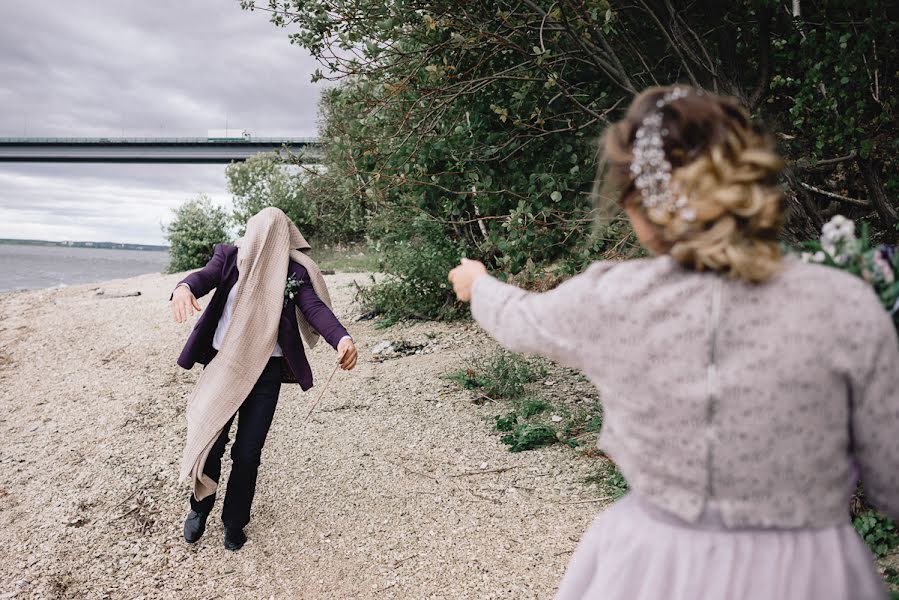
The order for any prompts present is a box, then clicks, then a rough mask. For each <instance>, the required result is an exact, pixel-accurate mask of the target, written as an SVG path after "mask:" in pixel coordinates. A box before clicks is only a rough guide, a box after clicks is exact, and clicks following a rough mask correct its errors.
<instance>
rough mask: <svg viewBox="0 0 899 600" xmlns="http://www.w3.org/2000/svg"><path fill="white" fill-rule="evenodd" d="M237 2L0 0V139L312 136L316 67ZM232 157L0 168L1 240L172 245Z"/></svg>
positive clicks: (220, 194)
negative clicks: (179, 219)
mask: <svg viewBox="0 0 899 600" xmlns="http://www.w3.org/2000/svg"><path fill="white" fill-rule="evenodd" d="M288 33H289V31H287V30H285V29H279V28H276V27H275V26H274V25H272V24H271V23H269V21H268V16H267V14H266V13H264V12H260V11H256V12H248V11H243V10H241V8H240V3H239V1H238V0H153V1H152V2H148V1H147V0H115V1H111V0H80V1H78V2H71V1H70V0H49V1H47V0H45V1H43V2H28V1H20V0H0V137H10V136H52V137H78V136H84V137H100V136H102V137H110V136H121V135H123V134H124V135H125V136H129V137H130V136H153V137H157V136H165V137H169V136H190V137H194V136H199V137H204V136H205V135H206V132H207V130H209V129H217V128H218V129H224V127H225V124H226V122H227V124H228V127H229V128H242V129H247V130H249V131H250V132H252V133H253V134H254V135H261V136H312V135H315V133H316V115H317V101H318V95H319V84H316V85H313V84H311V83H310V82H309V80H310V76H311V74H312V72H313V71H314V70H315V69H316V68H317V66H318V65H317V64H316V62H315V61H314V60H313V59H312V58H311V57H310V56H309V55H308V54H307V53H306V52H305V51H304V50H303V49H301V48H298V47H296V46H292V45H291V44H290V42H289V40H288V37H287V36H288ZM224 168H225V167H224V165H134V164H121V165H116V164H27V163H0V238H37V239H49V240H91V241H115V242H135V243H155V244H161V243H164V240H163V237H162V231H161V229H160V222H167V221H168V220H169V219H170V217H171V209H172V208H174V207H176V206H178V205H179V204H180V203H181V202H183V201H184V200H186V199H188V198H191V197H193V196H195V195H197V194H198V193H205V194H208V195H209V196H210V197H212V198H213V200H214V201H216V202H218V203H221V204H226V205H227V204H228V193H227V189H226V186H225V176H224Z"/></svg>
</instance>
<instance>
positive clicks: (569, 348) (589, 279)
mask: <svg viewBox="0 0 899 600" xmlns="http://www.w3.org/2000/svg"><path fill="white" fill-rule="evenodd" d="M612 266H613V263H597V264H595V265H593V266H592V267H590V269H588V270H587V271H586V272H585V273H582V274H581V275H578V276H576V277H573V278H571V279H569V280H568V281H566V282H565V283H563V284H562V285H560V286H559V287H557V288H555V289H554V290H552V291H549V292H544V293H542V294H538V293H533V292H527V291H525V290H522V289H520V288H517V287H515V286H513V285H508V284H505V283H502V282H500V281H498V280H497V279H494V278H493V277H490V276H489V275H487V270H486V268H484V265H482V264H481V263H479V262H476V261H471V260H467V259H465V260H463V261H462V264H461V265H460V266H459V267H456V268H455V269H453V270H452V271H451V272H450V281H452V283H453V289H454V290H455V291H456V295H457V296H458V298H459V300H462V301H463V302H467V301H470V302H471V314H472V316H474V318H475V320H477V322H478V324H480V326H481V327H483V328H484V329H485V330H486V331H487V333H489V334H490V335H491V336H493V337H494V338H495V339H496V340H497V341H498V342H499V343H500V344H502V345H503V346H505V347H506V348H508V349H509V350H512V351H514V352H527V353H531V354H541V355H544V356H548V357H549V358H552V359H554V360H557V361H559V362H561V363H564V364H566V365H568V366H571V367H575V368H581V366H582V365H581V358H582V355H583V352H582V342H583V340H584V339H585V337H586V335H587V331H586V327H585V326H586V322H585V320H586V319H587V318H588V317H589V315H588V314H587V313H590V312H595V308H591V309H590V310H585V307H595V305H596V304H597V303H598V302H599V301H598V300H597V299H596V296H597V292H598V291H599V286H598V285H597V281H596V280H597V278H598V276H599V275H601V274H602V273H604V272H605V271H607V270H608V269H610V268H611V267H612Z"/></svg>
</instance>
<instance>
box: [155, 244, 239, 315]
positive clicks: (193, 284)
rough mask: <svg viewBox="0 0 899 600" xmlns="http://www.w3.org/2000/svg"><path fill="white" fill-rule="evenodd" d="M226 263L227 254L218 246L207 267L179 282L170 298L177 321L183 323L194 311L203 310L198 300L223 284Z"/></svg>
mask: <svg viewBox="0 0 899 600" xmlns="http://www.w3.org/2000/svg"><path fill="white" fill-rule="evenodd" d="M224 263H225V253H224V250H223V248H222V245H221V244H218V245H216V247H215V251H214V252H213V254H212V258H211V259H210V260H209V262H208V263H206V266H205V267H203V268H202V269H200V270H199V271H195V272H193V273H191V274H190V275H188V276H187V277H185V278H184V279H182V280H181V281H179V282H178V285H177V286H175V289H174V291H173V292H172V295H171V296H169V300H170V301H171V303H172V316H173V317H174V318H175V321H177V322H178V323H183V322H184V321H185V319H187V318H188V317H192V316H193V314H194V311H196V312H200V311H201V310H202V307H201V306H200V303H199V302H197V298H202V297H203V296H205V295H206V294H208V293H209V292H210V291H212V290H213V289H215V288H216V287H218V285H219V284H220V283H221V282H222V266H223V265H224Z"/></svg>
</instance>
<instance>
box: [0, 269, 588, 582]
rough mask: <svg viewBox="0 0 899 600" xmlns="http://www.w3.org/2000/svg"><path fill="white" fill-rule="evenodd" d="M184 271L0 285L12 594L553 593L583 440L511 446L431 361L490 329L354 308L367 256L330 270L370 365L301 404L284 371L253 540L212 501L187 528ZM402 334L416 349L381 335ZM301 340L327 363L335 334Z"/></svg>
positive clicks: (6, 560)
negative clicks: (238, 536)
mask: <svg viewBox="0 0 899 600" xmlns="http://www.w3.org/2000/svg"><path fill="white" fill-rule="evenodd" d="M178 279H179V277H178V276H171V275H146V276H141V277H136V278H132V279H127V280H119V281H114V282H108V283H105V284H102V290H103V292H104V293H103V295H98V294H97V289H96V288H97V285H92V286H76V287H70V288H66V289H54V290H36V291H29V292H15V293H9V294H2V295H0V439H2V442H0V598H13V597H14V598H128V599H135V598H203V599H208V598H309V599H313V598H322V599H328V600H334V599H350V598H378V599H381V598H385V599H388V598H410V599H411V598H453V599H462V598H477V599H482V598H483V599H487V598H514V599H527V598H549V597H551V595H552V593H553V591H554V589H555V586H556V585H557V583H558V581H559V579H560V577H561V575H562V572H563V570H564V567H565V564H566V563H567V561H568V558H569V557H570V553H571V551H572V550H573V549H574V546H575V544H576V541H577V539H578V538H579V537H580V535H581V533H582V532H583V531H584V529H585V528H586V527H587V525H588V524H589V522H590V520H591V519H592V517H593V516H594V515H595V513H596V512H597V511H598V510H599V509H600V508H601V506H602V502H594V501H592V500H595V498H591V493H595V490H591V489H589V488H587V487H585V486H584V485H583V483H582V480H583V478H584V476H585V475H586V474H587V473H588V472H589V464H588V461H585V460H579V459H577V458H573V453H572V452H570V451H569V450H568V449H567V448H563V447H554V448H549V449H544V450H540V451H535V452H524V453H520V454H510V453H509V452H507V451H506V449H505V447H504V446H502V444H500V443H499V441H498V439H497V436H496V435H495V434H492V433H491V424H490V423H489V422H488V420H489V417H491V416H492V415H493V414H495V413H496V408H495V407H491V406H489V405H487V406H476V405H475V404H473V403H472V396H471V395H470V394H469V393H467V392H464V391H460V390H459V388H458V387H457V386H456V385H455V384H452V383H450V382H448V381H446V380H444V379H441V377H440V375H441V374H442V373H444V372H446V371H448V370H450V369H453V368H456V367H458V366H459V365H460V364H461V363H463V362H465V361H466V360H469V359H470V358H471V357H476V356H479V355H482V354H483V353H484V352H485V351H486V349H487V348H489V347H490V342H488V341H487V340H485V339H484V338H483V336H482V335H479V334H478V330H477V329H476V327H474V326H472V325H458V324H457V325H446V324H435V323H419V324H413V325H400V326H395V327H393V328H390V329H387V330H378V329H375V328H374V326H373V324H372V323H371V322H370V321H360V322H356V321H355V319H356V317H357V314H358V310H357V309H356V308H355V307H354V306H353V303H352V298H353V294H354V290H355V288H354V284H353V282H354V280H358V281H360V282H364V281H365V280H366V279H367V277H365V276H361V275H334V276H329V277H328V278H327V279H328V283H329V286H330V288H331V291H332V295H333V296H334V297H335V312H337V314H338V316H339V317H341V319H342V320H344V323H345V324H346V325H347V327H348V329H349V330H350V332H351V333H352V334H353V335H354V337H355V338H356V341H357V344H358V346H359V349H360V362H359V365H358V366H357V368H356V370H355V371H353V372H351V373H344V372H339V373H338V374H337V376H335V378H334V381H333V382H332V383H331V386H330V388H329V390H328V392H327V394H326V395H325V397H324V399H323V400H322V402H321V404H320V405H319V408H318V409H317V410H316V412H315V413H314V415H313V416H312V418H311V419H310V420H309V421H308V422H307V423H306V424H305V425H303V424H301V421H302V418H303V416H304V415H305V413H306V411H307V410H308V407H309V406H310V405H311V402H312V401H313V400H314V394H313V393H310V394H303V393H301V391H300V390H299V387H297V386H290V385H285V386H284V387H283V388H282V392H281V400H280V406H279V407H278V411H277V413H276V415H275V421H274V424H273V426H272V430H271V432H270V433H269V437H268V442H267V444H266V447H265V450H264V453H263V460H262V468H261V470H260V475H259V485H258V491H257V495H256V501H255V504H254V507H253V520H252V521H251V523H250V525H249V526H248V528H247V534H248V536H249V538H250V541H249V542H248V543H247V545H246V546H245V547H244V548H243V549H242V550H241V551H240V552H236V553H233V552H228V551H226V550H224V548H223V547H222V527H221V523H220V521H219V520H218V518H219V513H218V511H219V509H220V506H221V505H220V504H219V505H217V507H216V510H215V511H214V513H213V516H212V517H211V518H210V525H209V527H208V528H207V532H206V535H205V536H204V538H203V539H202V540H201V541H200V542H199V543H198V544H196V545H195V546H188V545H187V544H185V543H184V542H183V540H182V538H181V525H182V519H183V517H184V514H185V513H186V510H187V494H188V489H187V487H186V485H184V484H179V483H178V482H177V469H178V462H179V459H180V457H181V451H182V444H183V442H184V434H185V419H184V414H183V411H184V404H185V399H186V396H187V394H188V392H189V391H190V389H191V386H192V384H193V382H194V381H195V380H196V377H197V376H198V371H199V369H198V368H195V369H194V371H184V370H182V369H180V368H179V367H177V366H176V365H175V359H176V357H177V354H178V352H179V351H180V348H181V346H182V344H183V343H184V341H185V340H186V338H187V334H188V332H189V328H188V326H187V325H180V326H179V325H177V324H176V323H174V322H173V321H172V319H171V317H170V313H169V307H168V302H167V300H168V293H169V290H170V289H171V288H172V287H173V286H174V284H175V282H176V281H177V280H178ZM136 291H139V292H141V295H140V296H124V297H121V295H123V294H127V293H131V292H136ZM116 296H119V297H116ZM201 304H204V305H205V301H203V300H201ZM398 339H402V340H405V341H408V342H411V343H413V344H416V343H418V344H426V352H425V353H422V354H414V355H411V356H404V357H398V358H390V359H388V360H383V361H378V360H376V359H375V357H373V355H372V352H371V350H372V349H373V348H374V347H376V346H377V345H378V344H380V343H383V342H384V341H385V340H398ZM310 359H311V362H312V366H313V370H314V372H315V373H316V375H317V376H318V377H319V379H320V381H323V380H324V378H326V377H327V375H328V374H329V373H330V370H331V365H332V364H333V360H334V353H333V351H332V350H331V349H330V348H328V347H326V345H325V344H322V345H321V347H319V348H316V349H315V350H314V351H313V352H312V353H311V356H310ZM224 463H225V464H224V473H223V477H224V478H227V472H228V468H229V465H230V463H229V459H227V454H226V459H225V461H224ZM584 500H587V501H586V502H584Z"/></svg>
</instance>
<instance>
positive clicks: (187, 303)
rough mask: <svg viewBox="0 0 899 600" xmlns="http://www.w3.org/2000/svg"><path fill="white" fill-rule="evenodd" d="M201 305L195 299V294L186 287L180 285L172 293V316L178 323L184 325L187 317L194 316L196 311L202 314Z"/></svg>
mask: <svg viewBox="0 0 899 600" xmlns="http://www.w3.org/2000/svg"><path fill="white" fill-rule="evenodd" d="M201 310H203V309H202V308H200V303H199V302H197V299H196V298H194V294H193V292H191V291H190V288H189V287H187V286H186V285H179V286H178V287H176V288H175V291H174V292H173V293H172V316H173V317H175V322H176V323H183V322H184V321H185V320H186V319H187V317H192V316H194V311H196V312H200V311H201Z"/></svg>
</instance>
